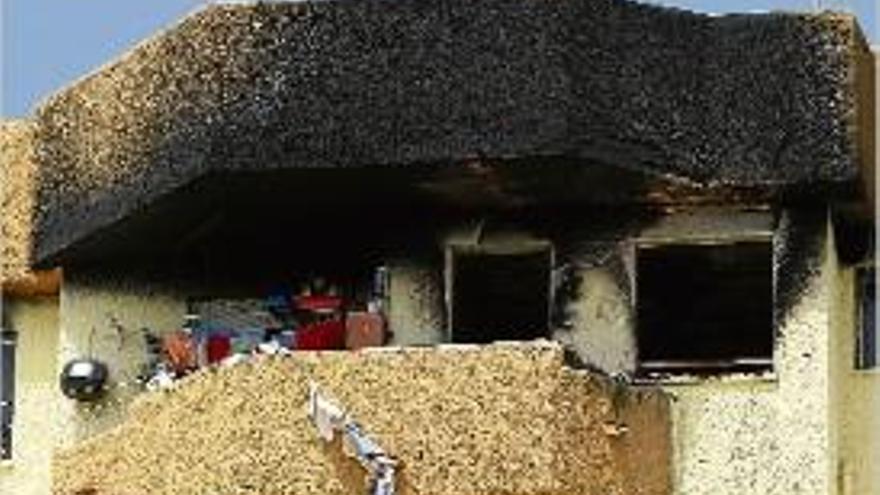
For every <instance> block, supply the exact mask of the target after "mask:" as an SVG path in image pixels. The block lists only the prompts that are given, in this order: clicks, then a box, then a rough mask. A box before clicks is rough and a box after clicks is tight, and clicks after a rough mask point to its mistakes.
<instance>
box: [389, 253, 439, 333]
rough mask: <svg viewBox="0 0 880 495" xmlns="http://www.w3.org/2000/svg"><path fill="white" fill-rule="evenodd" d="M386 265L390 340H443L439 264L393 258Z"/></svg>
mask: <svg viewBox="0 0 880 495" xmlns="http://www.w3.org/2000/svg"><path fill="white" fill-rule="evenodd" d="M388 269H389V278H390V284H391V287H390V298H389V299H390V305H389V308H388V326H389V328H390V329H391V330H392V331H393V332H394V335H393V337H392V339H391V344H392V345H399V346H409V345H429V344H436V343H439V342H443V341H444V340H446V329H445V328H444V323H443V322H444V317H443V289H442V287H443V285H442V281H441V275H440V274H441V268H440V267H438V266H435V265H432V263H431V262H430V261H422V260H416V259H397V260H394V261H392V262H391V263H389V266H388Z"/></svg>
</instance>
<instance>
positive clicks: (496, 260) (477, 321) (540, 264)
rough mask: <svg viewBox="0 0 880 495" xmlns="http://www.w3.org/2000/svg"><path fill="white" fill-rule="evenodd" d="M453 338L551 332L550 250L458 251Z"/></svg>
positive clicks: (521, 336)
mask: <svg viewBox="0 0 880 495" xmlns="http://www.w3.org/2000/svg"><path fill="white" fill-rule="evenodd" d="M452 267H453V274H452V314H451V319H452V321H451V323H452V340H453V342H457V343H471V344H484V343H490V342H494V341H498V340H533V339H537V338H541V337H547V336H548V324H549V321H548V320H549V318H548V316H549V315H548V313H549V289H550V253H549V251H541V252H538V253H529V254H484V253H480V254H471V253H468V254H458V253H457V254H456V255H455V256H454V259H453V262H452Z"/></svg>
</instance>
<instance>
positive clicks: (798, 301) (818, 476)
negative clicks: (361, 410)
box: [0, 0, 880, 495]
mask: <svg viewBox="0 0 880 495" xmlns="http://www.w3.org/2000/svg"><path fill="white" fill-rule="evenodd" d="M875 70H876V60H875V58H874V56H873V55H872V53H871V51H870V49H869V48H868V46H867V44H866V42H865V40H864V38H863V36H862V35H861V33H860V31H859V28H858V25H857V24H856V22H855V21H854V20H853V19H852V18H851V17H848V16H844V15H838V14H830V13H825V14H816V15H800V14H783V13H772V14H749V15H733V16H724V17H710V16H704V15H698V14H692V13H689V12H684V11H679V10H671V9H665V8H660V7H655V6H647V5H640V4H636V3H630V2H624V1H612V0H607V1H606V0H601V1H591V2H590V1H580V0H564V1H560V2H553V3H542V2H534V1H530V0H513V1H494V0H493V1H484V2H462V1H458V0H443V1H428V2H409V1H403V2H401V1H394V2H392V1H386V0H370V1H361V2H350V1H328V2H321V3H265V4H264V3H259V4H255V5H214V6H210V7H207V8H205V9H203V10H200V11H198V12H196V13H194V14H192V15H191V16H189V17H187V18H185V19H183V20H182V21H181V22H180V23H179V24H177V25H175V26H172V27H170V28H169V29H168V30H166V31H165V32H163V33H160V34H158V35H157V36H155V37H153V38H151V39H149V40H146V41H145V42H143V43H142V44H140V45H139V46H138V47H136V48H135V49H134V50H132V51H131V52H129V53H128V54H126V55H125V56H123V57H122V58H120V59H119V60H118V61H115V62H113V63H111V64H109V65H107V66H105V67H103V68H101V69H100V70H98V71H96V72H95V73H93V74H91V75H90V76H88V77H86V78H84V79H82V80H80V81H78V82H76V83H75V84H73V85H71V86H70V87H68V88H66V89H65V90H63V91H60V92H58V93H57V94H55V95H53V96H51V97H50V98H49V99H48V100H47V101H46V102H45V103H44V104H42V105H41V106H40V107H39V108H38V109H37V110H36V112H35V114H34V115H33V117H32V118H31V119H28V120H27V121H26V122H20V123H15V124H9V125H7V126H6V127H4V129H3V149H2V151H3V173H4V174H5V175H4V190H3V196H2V198H3V201H4V202H3V206H4V210H3V216H2V220H3V222H4V237H5V238H6V237H7V234H6V233H7V232H9V233H10V234H9V235H8V245H7V246H5V248H4V253H11V254H9V255H8V256H7V257H8V258H9V259H11V260H12V261H10V262H7V261H6V258H4V279H3V283H4V308H5V312H4V313H5V315H6V320H5V322H4V328H5V329H7V330H8V331H7V333H6V334H4V335H9V336H10V338H8V339H7V340H5V341H4V342H6V341H8V342H9V344H8V345H5V347H4V349H6V351H4V352H5V353H6V354H4V356H12V355H15V359H14V361H13V360H12V359H11V358H8V357H7V358H6V359H5V360H4V361H3V362H4V363H14V364H15V368H17V369H13V367H12V366H11V365H9V364H7V367H6V368H4V369H3V373H2V375H3V376H4V378H5V379H6V380H7V381H8V382H10V383H11V382H15V383H14V385H15V386H14V387H13V386H11V385H6V386H4V388H3V390H5V391H7V392H6V393H7V396H6V397H5V398H4V401H6V403H8V404H14V405H15V408H14V411H13V410H12V408H10V407H8V406H7V407H6V409H4V414H5V415H6V416H4V417H5V418H7V419H6V420H5V424H4V428H5V430H4V435H5V436H4V438H6V439H7V440H6V442H7V443H8V444H9V445H11V446H12V448H11V452H10V453H11V456H12V457H13V459H12V463H11V464H10V465H9V466H7V467H0V488H2V489H3V490H5V489H6V487H7V486H9V487H11V489H12V490H13V491H14V492H15V493H18V492H17V491H16V490H19V491H21V490H25V488H22V487H24V486H28V487H33V490H34V491H35V493H36V492H38V491H47V490H49V488H48V486H49V483H50V477H49V475H48V471H47V470H48V468H47V466H48V463H49V458H50V457H51V455H52V452H53V451H54V450H57V449H64V448H68V447H70V446H73V445H77V444H78V443H80V442H82V441H84V440H87V439H89V438H92V437H94V436H95V435H99V436H100V435H102V434H104V433H103V432H106V431H110V430H112V429H113V428H114V427H117V425H119V424H121V423H122V424H124V423H125V420H126V417H127V414H128V412H127V411H128V408H129V404H130V403H131V400H132V399H133V398H134V397H135V396H137V395H139V394H140V390H141V387H140V385H139V384H138V378H139V375H140V374H141V373H142V371H143V368H144V365H145V363H146V362H147V361H148V360H149V358H148V356H147V355H148V349H147V348H146V347H147V346H146V344H145V341H144V339H143V338H142V337H143V335H144V334H154V335H157V336H160V337H161V336H162V335H165V334H168V333H171V332H174V331H175V330H178V329H180V328H181V327H182V326H183V325H185V323H184V320H185V317H186V315H198V318H199V321H200V325H203V326H204V328H205V329H206V330H205V332H206V334H208V337H207V338H208V339H210V338H211V337H216V336H217V335H214V334H221V333H222V334H223V337H222V338H218V339H217V340H216V341H215V343H216V345H217V346H218V347H217V348H216V349H221V350H220V351H218V352H220V354H221V355H222V356H221V357H225V356H226V355H227V354H230V353H233V354H234V353H235V352H236V350H237V349H245V351H243V352H250V350H249V349H248V345H251V347H253V346H254V345H256V343H257V342H260V341H262V340H265V339H267V338H268V337H267V335H266V333H267V332H266V330H267V329H269V328H270V327H274V326H275V325H276V323H267V322H266V318H267V315H266V313H272V311H268V310H267V308H269V309H276V310H277V309H278V307H277V306H273V305H274V304H275V303H277V302H278V301H282V304H281V306H285V304H286V305H287V306H286V308H282V311H281V313H284V314H288V315H289V314H293V313H296V312H299V313H298V315H294V317H293V320H294V322H293V324H292V325H291V328H290V329H288V328H286V325H284V326H285V328H281V329H278V328H272V330H273V338H275V339H276V344H280V345H283V346H287V347H293V348H297V349H299V350H303V349H309V350H317V349H321V350H325V349H341V348H347V347H348V348H351V347H377V346H387V347H394V348H407V349H408V348H412V347H425V348H427V349H419V350H418V352H422V353H426V354H425V355H426V356H432V355H434V353H436V354H437V355H440V354H442V351H441V350H440V349H441V347H435V346H441V345H442V344H450V343H454V344H465V345H477V346H479V345H484V344H491V343H493V342H503V341H533V340H537V339H546V340H552V341H555V342H557V343H558V345H559V346H561V348H562V349H563V350H564V355H565V362H566V363H567V365H568V366H569V367H570V368H572V369H584V370H590V371H589V372H590V373H591V375H590V376H593V375H599V374H601V375H606V376H613V377H615V378H614V380H613V381H615V382H618V383H623V384H626V385H624V390H629V389H632V390H633V391H636V390H639V388H640V387H646V386H647V387H651V388H653V389H659V390H662V394H663V397H666V398H668V404H667V406H665V407H668V409H664V407H660V406H656V404H655V406H656V408H655V409H652V411H664V410H665V411H666V412H665V413H658V414H657V417H656V421H657V422H658V424H660V423H662V424H663V425H666V426H667V427H668V429H667V430H664V431H667V432H668V445H660V446H659V447H656V448H657V449H660V450H661V451H662V452H667V450H664V449H668V452H667V453H668V456H666V457H665V459H666V460H665V462H666V463H667V464H666V465H667V467H668V480H667V481H668V482H662V483H659V484H656V485H652V486H653V488H651V490H652V491H645V492H644V493H676V494H686V495H699V494H704V493H705V494H709V493H712V494H780V495H783V494H784V495H791V494H809V495H813V494H821V495H846V494H852V495H862V494H874V493H880V470H878V466H880V462H877V459H878V456H880V419H878V418H880V415H878V414H877V411H878V404H880V380H878V375H877V373H876V367H877V365H878V346H877V340H876V329H875V326H874V324H873V315H874V285H873V284H874V282H873V281H874V275H873V274H874V271H873V263H874V254H873V251H874V241H873V236H874V221H875V217H874V201H875V196H874V180H875V179H874V165H875V163H876V158H875V147H876V139H877V136H876V115H875V112H874V107H875V103H876V88H877V83H876V81H875V77H874V73H875ZM13 178H16V179H15V180H13ZM18 178H21V179H20V180H19V179H18ZM13 233H14V234H15V235H12V234H13ZM12 255H15V256H18V258H13V257H12ZM7 264H8V265H9V266H8V267H7V266H6V265H7ZM285 311H287V313H285ZM303 312H309V314H308V316H303V314H302V313H303ZM376 315H378V316H376ZM269 316H272V317H278V315H277V314H270V315H269ZM352 317H355V318H360V320H356V321H361V322H364V324H365V325H366V327H365V328H368V331H367V332H366V333H365V334H363V335H361V336H360V337H359V338H360V339H361V340H360V341H358V342H359V343H357V342H355V343H353V341H355V340H357V339H355V338H354V337H352V335H353V334H354V333H355V332H356V330H355V328H354V326H353V325H349V326H348V327H346V326H345V324H346V322H347V321H348V319H350V318H352ZM273 321H274V320H273ZM209 323H210V324H209ZM307 325H308V327H307ZM13 332H14V333H13ZM311 332H314V333H311ZM12 335H17V339H13V338H11V336H12ZM285 339H287V340H285ZM216 349H215V350H216ZM401 352H404V351H401ZM406 352H416V351H415V350H412V349H410V350H409V351H406ZM296 355H297V353H296V352H295V353H294V357H291V359H297V358H296ZM84 357H89V358H92V359H94V360H97V361H100V362H101V363H103V364H104V365H105V366H106V368H107V370H108V373H109V375H108V382H107V384H106V385H105V387H106V393H105V394H104V397H103V398H101V399H100V400H99V401H98V402H96V403H91V402H90V403H83V402H78V401H75V400H71V399H68V398H66V397H64V396H62V395H61V392H60V390H59V389H58V386H57V375H58V374H59V373H61V372H62V370H63V369H64V367H65V365H68V364H69V363H70V362H71V361H73V360H77V359H82V358H84ZM300 359H304V360H312V359H316V357H315V356H313V355H309V356H308V357H301V358H300ZM328 359H343V360H344V359H347V358H338V357H337V358H328ZM426 359H433V358H426ZM437 359H441V358H439V357H438V358H437ZM443 359H445V358H443ZM462 359H465V360H467V359H470V358H467V357H464V358H462ZM37 362H39V363H40V364H39V365H38V366H37V365H35V364H33V363H37ZM444 362H445V363H448V364H446V366H447V367H450V368H452V367H454V366H455V364H454V360H453V361H444ZM340 366H342V365H340ZM345 366H352V365H351V364H350V363H349V364H345ZM426 366H427V365H426ZM432 366H433V365H432ZM481 366H483V365H473V366H470V367H469V368H468V369H469V370H470V371H469V372H470V373H476V374H479V373H480V369H482V368H481ZM38 368H39V369H38ZM489 368H490V366H489V365H488V364H487V365H486V369H487V370H488V369H489ZM430 369H435V368H430ZM437 369H442V368H437ZM487 372H488V371H487ZM493 373H498V371H497V370H496V371H493ZM11 376H14V377H16V379H15V380H10V379H9V377H11ZM511 376H514V375H511ZM529 376H531V375H529ZM18 377H21V380H19V379H18ZM524 383H527V382H525V381H524ZM508 385H509V384H508ZM365 386H366V385H365ZM401 386H403V385H401ZM524 386H525V385H524ZM367 388H369V387H367ZM389 388H392V389H393V385H389ZM450 390H459V389H456V388H455V387H450ZM603 390H604V389H603ZM9 391H12V392H14V394H13V393H12V392H9ZM375 393H376V394H377V395H379V396H381V392H375ZM441 393H442V392H441ZM449 393H452V392H449ZM632 393H636V392H632ZM639 393H641V392H639ZM658 393H660V392H658ZM13 395H14V397H13ZM524 395H526V394H524ZM413 396H414V397H415V396H418V394H417V393H414V395H413ZM395 397H400V395H395ZM652 397H653V398H652V399H650V401H656V400H660V399H658V398H656V396H652ZM352 400H356V399H352ZM650 401H647V402H650ZM486 407H489V406H486ZM634 407H635V408H636V409H638V407H637V406H634ZM400 410H409V409H407V408H406V407H403V406H401V408H400ZM36 411H51V414H49V415H48V417H47V415H46V414H39V417H40V418H45V420H44V419H40V422H37V421H36V419H34V418H36V417H37V416H38V414H36ZM28 412H31V413H32V414H28ZM449 414H453V413H449ZM136 417H138V418H144V417H146V416H145V415H144V414H140V415H137V416H136ZM400 421H402V422H405V421H406V419H405V418H400ZM450 421H451V418H450ZM380 423H381V421H380ZM640 424H641V423H640ZM645 424H647V423H645ZM389 428H390V426H389ZM47 431H50V432H51V435H46V433H45V432H47ZM113 431H118V430H113ZM589 431H593V430H589ZM639 431H640V430H639V429H638V428H633V432H632V433H631V434H632V435H634V437H633V438H646V437H638V435H639ZM122 441H124V439H123V440H122ZM661 444H662V442H661ZM565 445H566V448H567V449H571V450H576V449H577V445H572V444H565ZM633 445H640V444H638V443H637V442H636V443H633ZM631 447H632V446H631ZM401 448H403V449H404V450H405V448H404V447H401ZM609 448H612V447H609ZM645 449H646V450H644V452H650V454H651V455H652V456H653V455H655V454H657V452H656V451H653V450H651V448H648V447H645ZM18 452H21V454H20V455H21V456H22V457H27V456H32V457H30V459H33V460H32V461H29V462H28V463H25V464H16V462H15V459H14V458H15V456H16V455H19V454H17V453H18ZM563 452H564V451H563ZM626 452H629V455H630V456H636V455H637V454H635V453H634V452H638V450H637V449H635V448H633V450H631V451H626ZM662 452H661V454H662ZM562 455H563V457H564V456H565V454H564V453H563V454H562ZM661 457H663V455H659V456H658V458H661ZM652 458H653V457H652ZM434 460H436V461H437V462H438V463H442V462H443V460H442V458H440V459H434ZM413 462H417V461H413ZM499 462H502V463H503V462H504V461H503V460H499ZM548 462H549V461H548ZM628 462H629V464H627V463H626V462H624V463H622V464H621V466H624V467H621V468H620V470H619V471H617V474H618V478H625V475H626V474H628V473H635V472H637V471H638V466H637V464H633V462H635V461H632V460H630V461H628ZM66 465H67V466H68V468H67V469H68V471H70V470H74V469H75V467H74V468H71V467H70V466H71V464H69V463H68V464H66ZM111 465H112V463H111ZM566 465H567V466H568V465H571V466H575V467H572V470H576V469H580V468H576V466H577V463H570V464H566ZM661 465H662V462H661ZM74 466H75V464H74ZM540 466H543V465H542V464H540V463H538V464H535V465H534V466H532V468H533V469H538V467H540ZM22 470H23V472H26V473H27V474H21V473H22ZM524 472H526V473H528V472H529V471H528V470H527V469H526V470H525V471H524ZM590 472H592V471H590ZM67 474H69V472H68V473H67ZM67 474H65V476H67ZM288 474H289V473H288ZM471 474H473V475H474V476H475V477H476V476H477V474H479V473H477V474H474V473H471ZM568 474H571V473H568ZM413 476H414V478H412V479H421V478H418V477H417V476H416V475H413ZM560 477H564V476H562V475H560ZM618 478H615V477H614V476H612V477H611V478H609V479H618ZM535 479H537V478H535ZM597 479H598V478H597ZM603 479H604V478H603ZM157 483H159V482H158V481H157ZM425 483H428V482H425ZM548 483H551V482H550V481H548ZM573 483H574V482H573ZM597 483H599V482H598V481H597ZM419 486H421V485H419ZM425 486H428V487H430V486H431V485H425ZM547 486H549V485H547ZM547 486H543V485H540V486H536V487H533V489H534V490H536V491H533V492H527V491H516V490H514V489H512V488H510V487H504V489H507V490H508V491H507V492H509V493H554V492H551V491H547V490H545V489H547ZM565 486H566V487H568V488H569V489H571V490H574V488H572V487H576V486H577V487H579V488H577V490H581V491H569V492H567V493H581V492H583V493H593V492H591V491H589V490H597V489H600V488H603V489H607V488H608V487H610V486H612V485H609V484H605V485H603V484H597V485H594V486H593V487H592V488H590V487H589V486H581V485H575V484H573V485H565ZM613 486H615V487H617V488H616V489H620V490H630V492H628V493H639V492H633V491H632V490H635V489H634V488H631V487H630V488H620V486H624V485H613ZM69 488H71V487H61V488H57V487H56V489H69ZM227 488H228V487H227ZM557 488H558V487H557ZM251 489H253V490H258V489H259V487H251ZM482 489H483V491H479V493H492V492H491V490H492V489H495V490H499V487H497V486H496V487H494V488H493V487H492V486H487V487H482ZM541 490H544V491H541ZM646 490H647V489H646ZM507 492H505V493H507ZM58 493H68V492H61V491H59V492H58ZM108 493H111V492H108ZM155 493H166V492H164V491H161V489H157V491H155ZM167 493H172V492H167ZM247 493H251V492H247ZM253 493H258V491H254V492H253ZM291 493H293V492H291ZM297 493H303V492H297ZM309 493H310V492H309ZM410 493H424V492H423V491H419V490H418V489H415V488H413V489H412V491H411V492H410ZM436 493H453V492H452V491H443V490H440V489H437V491H436ZM560 493H564V492H560ZM609 493H612V492H611V491H609ZM614 493H616V492H614ZM621 493H624V492H621Z"/></svg>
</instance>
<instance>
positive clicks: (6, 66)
mask: <svg viewBox="0 0 880 495" xmlns="http://www.w3.org/2000/svg"><path fill="white" fill-rule="evenodd" d="M817 1H819V2H821V5H823V6H826V7H830V8H835V7H836V8H840V7H843V8H845V9H848V10H851V11H854V12H856V13H857V15H858V16H859V18H860V20H861V23H862V27H863V29H864V30H865V31H866V33H867V34H868V35H869V36H870V37H871V38H872V39H873V40H874V42H878V41H880V32H878V30H880V27H878V20H877V19H878V16H880V12H878V7H877V4H878V2H880V0H655V3H662V4H667V5H675V6H679V7H684V8H689V9H691V10H696V11H701V12H714V13H725V12H749V11H759V10H809V9H811V8H813V7H814V6H815V4H816V2H817ZM0 2H2V3H0V5H2V11H0V12H2V22H0V29H2V59H0V67H2V105H0V116H3V117H16V116H24V115H27V114H28V113H30V111H31V109H32V108H33V107H34V105H36V104H37V103H39V102H40V101H41V100H42V99H43V98H44V97H45V96H46V95H49V94H51V93H52V92H54V91H55V90H57V89H58V88H60V87H62V86H64V85H66V84H68V83H69V82H70V81H73V80H75V79H77V78H79V77H80V76H82V75H84V74H86V73H88V72H90V71H91V70H93V69H94V68H96V67H98V66H100V65H102V64H103V63H105V62H107V61H108V60H111V59H112V58H114V57H115V56H117V55H118V54H120V53H122V52H124V51H125V50H126V49H127V48H129V47H131V46H132V45H133V44H135V43H137V42H138V41H140V40H142V39H144V38H146V37H148V36H150V34H151V33H153V32H155V31H156V30H158V29H160V28H161V27H163V26H165V25H167V24H169V23H171V22H174V21H175V20H176V19H179V18H180V17H182V16H184V15H186V14H187V13H188V12H191V11H192V10H194V9H195V8H197V7H198V6H199V5H200V4H203V3H205V2H206V0H0Z"/></svg>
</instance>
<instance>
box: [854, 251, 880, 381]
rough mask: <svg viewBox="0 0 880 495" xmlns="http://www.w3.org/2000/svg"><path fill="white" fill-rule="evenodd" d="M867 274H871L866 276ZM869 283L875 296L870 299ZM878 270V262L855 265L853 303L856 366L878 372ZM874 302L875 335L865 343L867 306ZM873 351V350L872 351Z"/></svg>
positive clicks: (873, 321)
mask: <svg viewBox="0 0 880 495" xmlns="http://www.w3.org/2000/svg"><path fill="white" fill-rule="evenodd" d="M866 274H870V275H869V276H866ZM868 284H872V285H873V288H872V290H873V292H874V297H873V298H871V299H870V300H868V299H865V292H866V291H867V286H868ZM876 291H877V271H876V263H875V262H874V261H870V262H868V263H863V264H859V265H856V266H855V270H854V275H853V304H854V306H855V308H854V310H855V311H854V313H855V315H854V316H855V320H854V327H855V328H854V331H855V332H854V333H855V335H854V338H855V349H854V351H855V352H854V366H855V369H856V370H858V371H868V372H876V371H880V331H878V330H877V292H876ZM869 302H870V303H873V305H874V309H873V311H874V313H873V315H872V316H873V318H871V319H870V322H871V325H872V328H871V329H872V330H873V335H872V336H871V344H870V345H867V346H866V344H865V341H866V340H867V339H866V331H867V328H866V324H867V322H868V321H869V320H866V316H867V315H866V314H865V306H866V304H868V303H869ZM871 351H873V352H871Z"/></svg>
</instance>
